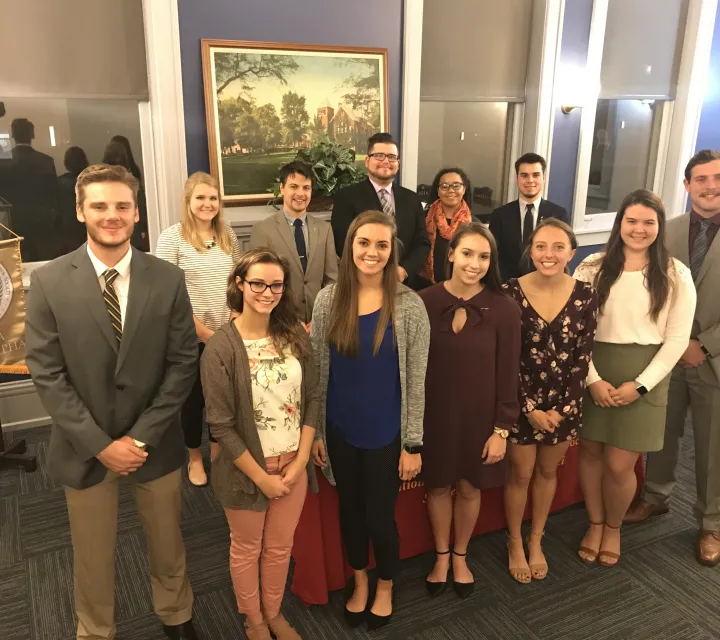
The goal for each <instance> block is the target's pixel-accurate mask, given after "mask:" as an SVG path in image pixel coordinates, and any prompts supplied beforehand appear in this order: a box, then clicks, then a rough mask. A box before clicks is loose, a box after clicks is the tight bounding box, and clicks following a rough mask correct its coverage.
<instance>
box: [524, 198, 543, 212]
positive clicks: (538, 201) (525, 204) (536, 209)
mask: <svg viewBox="0 0 720 640" xmlns="http://www.w3.org/2000/svg"><path fill="white" fill-rule="evenodd" d="M518 200H519V201H520V209H521V210H523V211H524V210H525V208H526V207H527V206H528V205H529V204H532V205H535V213H537V211H538V210H539V209H540V201H541V200H542V197H541V196H536V197H535V200H526V199H525V198H523V197H522V196H520V197H519V198H518Z"/></svg>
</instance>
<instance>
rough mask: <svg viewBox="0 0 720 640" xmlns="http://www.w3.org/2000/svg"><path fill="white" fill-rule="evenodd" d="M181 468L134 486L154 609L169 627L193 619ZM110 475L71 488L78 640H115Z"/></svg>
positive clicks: (113, 484) (114, 482)
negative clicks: (182, 525)
mask: <svg viewBox="0 0 720 640" xmlns="http://www.w3.org/2000/svg"><path fill="white" fill-rule="evenodd" d="M180 477H181V476H180V470H179V469H178V470H177V471H173V472H172V473H169V474H167V475H165V476H163V477H162V478H158V479H157V480H152V481H151V482H143V483H137V484H133V485H132V491H133V496H134V498H135V504H136V505H137V510H138V514H139V516H140V520H141V521H142V524H143V529H144V530H145V537H146V540H147V550H148V559H149V564H150V583H151V585H152V597H153V607H154V609H155V613H156V614H157V615H158V616H159V617H160V618H161V619H162V621H163V623H164V624H168V625H177V624H182V623H183V622H187V621H188V620H189V619H190V618H191V617H192V604H193V595H192V590H191V589H190V582H189V581H188V577H187V571H186V566H185V545H184V544H183V540H182V535H181V533H180ZM119 478H120V476H119V475H118V474H116V473H113V472H112V471H108V472H107V475H106V476H105V479H104V480H103V482H101V483H100V484H98V485H95V486H93V487H90V488H88V489H71V488H70V487H65V496H66V498H67V505H68V514H69V516H70V533H71V534H72V544H73V553H74V567H73V573H74V583H75V612H76V614H77V618H78V629H77V638H78V640H110V639H112V638H114V637H115V620H114V617H115V540H116V537H117V516H118V480H119Z"/></svg>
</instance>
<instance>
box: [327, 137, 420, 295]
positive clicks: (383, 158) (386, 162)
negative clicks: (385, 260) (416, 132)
mask: <svg viewBox="0 0 720 640" xmlns="http://www.w3.org/2000/svg"><path fill="white" fill-rule="evenodd" d="M365 167H366V169H367V172H368V179H367V180H363V181H362V182H359V183H358V184H354V185H352V186H350V187H346V188H345V189H343V190H342V191H340V192H339V193H338V194H337V195H336V196H335V204H334V206H333V211H332V218H331V219H330V224H331V225H332V229H333V234H334V236H335V248H336V249H337V252H338V255H339V256H342V251H343V247H344V246H345V236H346V235H347V231H348V228H349V227H350V223H351V222H352V221H353V219H354V218H355V217H356V216H358V215H360V214H361V213H363V212H364V211H384V212H385V213H386V214H387V215H388V216H389V217H391V218H393V219H394V220H395V224H396V225H397V236H398V239H399V240H400V247H399V251H400V253H399V257H400V266H399V267H398V280H399V281H400V282H405V283H406V284H411V283H412V282H413V281H414V280H415V277H416V276H417V274H418V273H419V272H420V269H421V268H422V266H423V265H424V264H425V260H426V259H427V255H428V252H429V251H430V241H429V240H428V235H427V229H426V227H425V212H424V211H423V207H422V203H421V202H420V198H419V197H418V195H417V193H415V192H414V191H410V189H406V188H405V187H401V186H399V185H397V184H393V179H394V178H395V176H396V175H397V172H398V170H399V168H400V157H399V155H398V145H397V142H395V140H394V139H393V137H392V136H391V135H390V134H389V133H376V134H375V135H373V136H371V137H370V138H369V139H368V151H367V156H365Z"/></svg>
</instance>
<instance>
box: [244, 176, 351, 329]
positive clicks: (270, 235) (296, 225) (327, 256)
mask: <svg viewBox="0 0 720 640" xmlns="http://www.w3.org/2000/svg"><path fill="white" fill-rule="evenodd" d="M312 186H313V174H312V169H311V168H310V167H309V166H308V165H306V164H305V163H303V162H291V163H290V164H286V165H285V166H284V167H282V169H280V195H281V196H282V198H283V210H282V211H278V212H277V213H276V214H274V215H272V216H270V217H269V218H266V219H265V220H263V221H262V222H258V223H257V224H255V226H253V229H252V232H251V234H250V246H251V248H253V249H255V248H257V247H269V248H270V249H273V250H274V251H277V253H279V254H280V255H281V256H284V257H285V258H287V260H288V262H289V263H290V289H291V290H292V292H293V295H294V296H295V300H296V302H297V305H298V309H299V312H300V321H301V322H302V323H303V324H305V325H306V327H309V323H310V320H311V319H312V310H313V304H314V303H315V297H316V296H317V294H318V292H319V291H320V289H322V288H323V287H324V286H326V285H328V284H332V283H333V282H335V281H336V280H337V273H338V258H337V253H336V251H335V242H334V240H333V234H332V228H331V227H330V223H329V222H326V221H325V220H320V219H319V218H316V217H314V216H311V215H308V213H307V208H308V205H309V204H310V198H311V197H312Z"/></svg>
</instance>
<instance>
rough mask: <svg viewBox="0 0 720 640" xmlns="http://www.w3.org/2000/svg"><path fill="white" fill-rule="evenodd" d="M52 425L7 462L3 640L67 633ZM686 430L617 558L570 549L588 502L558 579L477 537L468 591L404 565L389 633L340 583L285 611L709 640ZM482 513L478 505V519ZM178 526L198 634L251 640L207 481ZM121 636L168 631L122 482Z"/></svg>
mask: <svg viewBox="0 0 720 640" xmlns="http://www.w3.org/2000/svg"><path fill="white" fill-rule="evenodd" d="M48 434H49V430H48V429H47V428H40V429H33V430H28V431H25V432H14V433H12V434H6V438H8V439H12V438H18V437H21V436H22V437H25V438H26V439H27V440H28V442H29V447H30V450H31V451H32V452H33V453H35V454H36V455H37V456H38V459H39V463H40V465H39V469H38V471H37V472H35V473H33V474H27V473H25V472H23V471H19V470H18V471H5V472H0V640H71V639H72V638H74V629H75V621H74V615H73V606H72V550H71V546H70V532H69V528H68V520H67V510H66V507H65V500H64V494H63V491H62V489H61V488H60V487H58V486H56V485H55V484H54V483H53V481H52V480H51V479H50V477H49V476H48V475H47V472H46V468H45V458H46V455H47V446H48ZM690 437H691V436H690V435H688V437H687V439H686V445H687V446H686V447H685V453H684V455H683V460H682V468H681V469H680V484H679V486H678V491H677V492H676V495H675V497H674V501H673V504H672V509H671V511H670V513H669V514H668V515H665V516H662V517H659V518H655V519H654V520H652V521H650V522H648V523H644V524H641V525H635V526H632V527H626V528H625V529H624V531H623V557H622V560H621V563H620V565H619V566H618V567H616V568H614V569H606V568H603V567H601V566H599V565H594V566H588V565H586V564H584V563H582V562H581V561H580V560H579V559H578V558H577V556H576V549H577V545H578V542H579V540H580V538H581V537H582V535H583V533H584V530H585V527H586V523H587V520H586V516H585V512H584V510H582V509H579V508H571V509H568V510H565V511H563V512H561V513H558V514H555V515H553V516H551V518H550V521H549V523H548V527H547V531H546V538H545V553H546V555H547V557H548V560H549V563H550V575H549V576H548V578H547V579H546V580H545V581H544V582H533V583H532V584H531V585H528V586H524V585H520V584H517V583H516V582H514V581H513V580H512V578H511V577H510V575H509V574H508V572H507V568H506V567H507V563H506V552H505V534H504V533H503V532H495V533H492V534H488V535H484V536H480V537H478V538H476V539H474V540H473V541H472V544H471V548H470V562H471V568H472V570H473V572H474V574H475V576H476V578H477V585H476V590H475V593H474V594H473V596H471V597H470V598H468V599H467V600H460V599H459V598H457V597H456V596H455V595H454V593H453V592H452V590H448V591H446V593H445V594H443V595H442V596H441V597H439V598H437V599H434V600H431V599H430V598H429V597H428V596H427V595H426V593H425V587H424V579H425V575H426V573H427V571H428V570H429V567H430V564H431V562H432V557H431V556H430V555H429V554H426V555H424V556H419V557H417V558H412V559H410V560H406V561H404V562H403V572H402V576H401V578H400V579H399V580H398V581H397V590H396V603H395V611H396V613H395V616H394V619H393V621H392V623H391V624H390V625H389V626H388V627H386V628H385V629H383V630H381V631H379V632H375V633H374V634H369V633H368V632H366V631H364V630H358V631H350V630H348V629H347V628H346V627H345V625H344V622H343V618H342V608H343V603H344V599H343V598H344V596H343V593H342V592H336V593H333V594H332V596H331V601H330V604H329V605H328V606H324V607H311V608H305V607H304V606H303V605H302V604H301V603H300V602H299V601H298V600H297V599H296V598H294V597H293V596H292V595H288V596H287V598H286V600H285V604H284V611H285V614H286V616H287V617H288V618H289V619H290V621H291V622H292V623H293V624H294V625H295V627H296V628H297V629H298V631H299V632H300V633H301V634H302V636H303V638H306V639H307V640H326V639H327V640H335V639H339V638H370V637H374V638H378V639H395V638H397V639H402V640H460V639H463V640H465V639H473V640H499V639H506V638H513V639H515V638H517V639H525V640H539V639H552V640H650V639H653V640H655V639H662V640H710V639H714V638H720V606H718V605H719V604H720V567H719V568H717V569H708V568H705V567H702V566H700V565H699V564H698V563H697V562H696V561H695V560H694V557H693V551H694V545H695V541H696V535H697V532H696V526H695V523H694V521H693V518H692V503H693V502H694V499H695V489H694V471H693V468H694V467H693V464H694V463H693V456H692V447H691V446H690V445H691V440H690ZM481 517H482V515H481ZM183 533H184V536H185V541H186V545H187V553H188V562H189V573H190V580H191V582H192V586H193V590H194V592H195V614H194V619H195V625H196V629H197V630H198V632H199V634H200V637H201V638H202V639H203V640H226V639H227V640H230V639H232V640H235V639H240V638H245V634H244V633H243V630H242V628H243V625H242V619H241V616H240V615H239V614H238V613H237V611H236V609H235V603H234V598H233V592H232V586H231V583H230V576H229V573H228V531H227V525H226V523H225V519H224V516H223V514H222V511H221V510H220V506H219V504H218V503H217V501H216V500H215V498H214V497H213V494H212V491H211V490H210V489H207V488H206V489H197V488H194V487H192V486H190V485H189V484H188V483H187V480H185V483H184V487H183ZM116 616H117V621H118V636H117V637H118V640H162V638H164V635H163V634H162V630H161V625H160V623H159V621H158V620H157V619H156V618H155V616H154V615H153V613H152V608H151V603H150V585H149V582H148V579H147V573H146V561H145V553H144V540H143V535H142V532H141V529H140V523H139V521H138V519H137V516H136V514H135V511H134V507H133V504H132V498H131V495H130V492H129V490H128V488H127V487H125V488H123V490H122V491H121V508H120V519H119V536H118V550H117V608H116Z"/></svg>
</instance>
